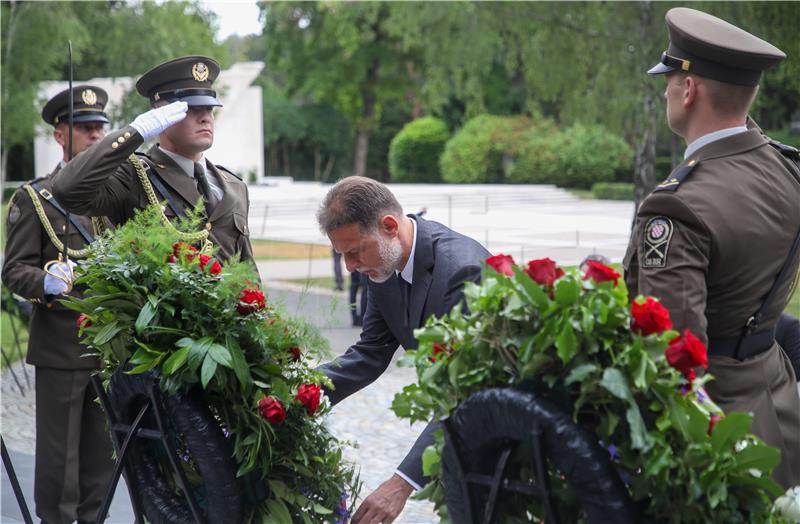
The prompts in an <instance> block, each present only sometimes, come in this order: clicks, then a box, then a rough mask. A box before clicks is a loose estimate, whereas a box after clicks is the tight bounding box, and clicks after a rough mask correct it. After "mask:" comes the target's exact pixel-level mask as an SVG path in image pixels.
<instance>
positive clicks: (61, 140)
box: [53, 124, 67, 147]
mask: <svg viewBox="0 0 800 524" xmlns="http://www.w3.org/2000/svg"><path fill="white" fill-rule="evenodd" d="M53 139H54V140H55V141H56V142H57V143H58V145H60V146H61V147H67V135H66V134H65V133H64V126H62V125H61V124H59V125H57V126H56V127H55V128H53Z"/></svg>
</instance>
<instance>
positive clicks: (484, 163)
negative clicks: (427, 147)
mask: <svg viewBox="0 0 800 524" xmlns="http://www.w3.org/2000/svg"><path fill="white" fill-rule="evenodd" d="M530 126H531V120H530V119H529V118H527V117H520V116H517V117H501V116H493V115H480V116H477V117H475V118H473V119H471V120H469V121H468V122H467V123H466V124H464V127H462V128H461V129H460V130H459V131H458V132H457V133H456V134H455V135H453V138H451V139H450V141H449V142H447V145H446V146H445V148H444V153H442V157H441V168H442V178H443V179H444V181H445V182H451V183H460V184H483V183H495V182H504V181H506V173H507V172H508V171H509V169H510V165H511V162H512V161H513V159H514V157H516V155H517V154H518V151H519V147H520V145H521V141H522V135H523V133H524V131H525V130H526V129H528V128H529V127H530Z"/></svg>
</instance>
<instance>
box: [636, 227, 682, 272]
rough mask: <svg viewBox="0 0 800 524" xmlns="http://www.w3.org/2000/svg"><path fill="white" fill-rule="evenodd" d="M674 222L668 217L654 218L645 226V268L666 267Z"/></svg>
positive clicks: (643, 264)
mask: <svg viewBox="0 0 800 524" xmlns="http://www.w3.org/2000/svg"><path fill="white" fill-rule="evenodd" d="M673 229H674V228H673V226H672V220H670V219H669V218H667V217H664V216H659V217H653V218H651V219H650V220H648V221H647V224H645V226H644V238H643V242H642V248H643V249H644V256H643V257H641V263H642V267H643V268H653V267H666V265H667V251H669V241H670V240H671V239H672V231H673Z"/></svg>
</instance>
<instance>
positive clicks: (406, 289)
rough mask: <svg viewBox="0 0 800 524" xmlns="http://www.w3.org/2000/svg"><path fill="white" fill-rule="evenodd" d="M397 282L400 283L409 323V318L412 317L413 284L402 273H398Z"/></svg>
mask: <svg viewBox="0 0 800 524" xmlns="http://www.w3.org/2000/svg"><path fill="white" fill-rule="evenodd" d="M397 283H398V284H399V285H400V296H401V297H402V299H403V309H404V310H405V314H406V323H408V319H409V318H410V317H411V314H410V313H411V284H409V283H408V282H406V280H405V279H404V278H403V277H401V276H400V275H397Z"/></svg>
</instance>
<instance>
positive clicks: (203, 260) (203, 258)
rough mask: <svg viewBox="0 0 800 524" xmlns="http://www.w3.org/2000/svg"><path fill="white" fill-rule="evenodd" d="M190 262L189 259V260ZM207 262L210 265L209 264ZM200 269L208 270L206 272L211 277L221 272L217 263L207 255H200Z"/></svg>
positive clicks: (220, 267)
mask: <svg viewBox="0 0 800 524" xmlns="http://www.w3.org/2000/svg"><path fill="white" fill-rule="evenodd" d="M190 260H191V259H190ZM209 262H210V263H211V264H209ZM199 264H200V269H203V270H205V269H208V272H209V273H211V274H212V275H219V274H220V273H221V272H222V266H221V265H220V263H219V262H217V261H216V260H214V257H210V256H208V255H200V262H199Z"/></svg>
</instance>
